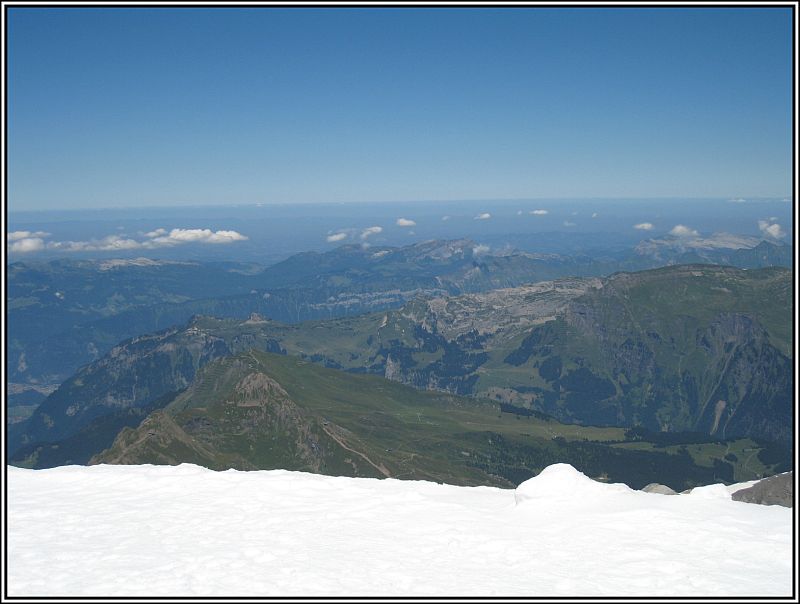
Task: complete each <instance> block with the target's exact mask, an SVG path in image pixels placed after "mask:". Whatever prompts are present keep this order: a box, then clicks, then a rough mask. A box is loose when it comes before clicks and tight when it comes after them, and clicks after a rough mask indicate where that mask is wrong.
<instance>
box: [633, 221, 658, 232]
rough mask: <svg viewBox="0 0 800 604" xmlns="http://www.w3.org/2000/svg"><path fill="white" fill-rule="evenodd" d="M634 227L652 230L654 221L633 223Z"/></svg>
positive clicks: (641, 229)
mask: <svg viewBox="0 0 800 604" xmlns="http://www.w3.org/2000/svg"><path fill="white" fill-rule="evenodd" d="M633 228H634V229H639V230H640V231H652V230H653V223H652V222H640V223H639V224H634V225H633Z"/></svg>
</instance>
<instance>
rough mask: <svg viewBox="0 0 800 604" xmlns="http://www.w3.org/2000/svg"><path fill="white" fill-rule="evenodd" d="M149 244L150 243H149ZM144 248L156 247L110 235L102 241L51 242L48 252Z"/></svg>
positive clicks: (48, 245)
mask: <svg viewBox="0 0 800 604" xmlns="http://www.w3.org/2000/svg"><path fill="white" fill-rule="evenodd" d="M147 243H148V244H149V243H150V242H147ZM143 247H156V246H152V245H147V244H145V243H144V242H141V241H136V240H135V239H127V238H125V237H121V236H119V235H109V236H108V237H103V238H102V239H92V240H90V241H51V242H49V243H48V244H47V249H48V250H57V251H61V252H101V251H102V252H104V251H113V250H136V249H140V248H143Z"/></svg>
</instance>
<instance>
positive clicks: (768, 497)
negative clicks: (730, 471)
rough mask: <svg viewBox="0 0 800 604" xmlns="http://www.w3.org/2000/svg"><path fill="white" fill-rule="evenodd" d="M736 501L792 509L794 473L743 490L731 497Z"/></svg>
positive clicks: (761, 481) (770, 478)
mask: <svg viewBox="0 0 800 604" xmlns="http://www.w3.org/2000/svg"><path fill="white" fill-rule="evenodd" d="M731 499H733V500H734V501H743V502H745V503H758V504H761V505H781V506H783V507H787V508H790V507H792V505H793V503H794V472H786V473H785V474H778V475H777V476H770V477H769V478H765V479H764V480H759V481H758V482H757V483H756V484H754V485H753V486H752V487H749V488H747V489H741V490H740V491H736V492H735V493H734V494H733V495H731Z"/></svg>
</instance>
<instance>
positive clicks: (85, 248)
mask: <svg viewBox="0 0 800 604" xmlns="http://www.w3.org/2000/svg"><path fill="white" fill-rule="evenodd" d="M17 233H19V231H17V232H15V237H17V238H18V235H17ZM33 234H34V235H35V234H42V235H48V233H41V232H40V233H33ZM143 236H144V237H146V239H144V240H137V239H132V238H130V237H127V236H125V235H108V236H106V237H103V238H102V239H90V240H88V241H49V242H47V243H44V241H43V240H42V238H41V237H25V238H22V239H19V238H18V240H17V241H15V242H13V243H12V244H11V245H10V246H9V249H10V250H11V251H13V252H35V251H40V250H43V249H47V250H53V251H60V252H107V251H116V250H136V249H156V248H160V247H171V246H174V245H183V244H185V243H204V244H206V243H207V244H226V243H233V242H235V241H246V240H247V237H246V236H245V235H242V234H241V233H238V232H237V231H212V230H211V229H172V230H171V231H169V232H168V231H167V230H166V229H156V230H155V231H150V232H149V233H144V235H143Z"/></svg>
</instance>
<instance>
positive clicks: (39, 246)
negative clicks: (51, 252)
mask: <svg viewBox="0 0 800 604" xmlns="http://www.w3.org/2000/svg"><path fill="white" fill-rule="evenodd" d="M8 249H9V250H10V251H12V252H19V253H21V254H25V253H27V252H38V251H40V250H43V249H44V240H43V239H42V238H41V237H25V238H23V239H18V240H16V241H14V242H13V243H12V244H11V245H9V246H8Z"/></svg>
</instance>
